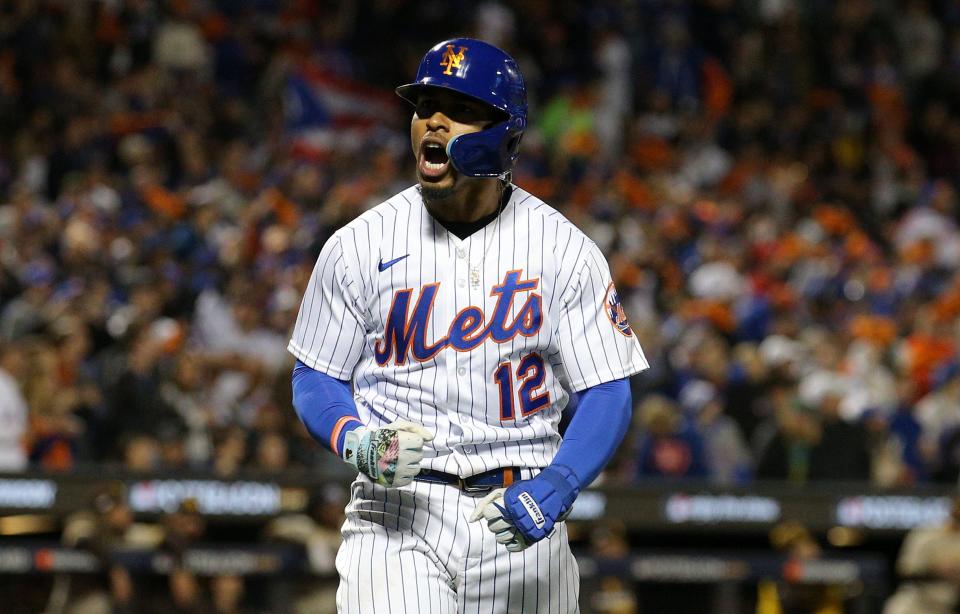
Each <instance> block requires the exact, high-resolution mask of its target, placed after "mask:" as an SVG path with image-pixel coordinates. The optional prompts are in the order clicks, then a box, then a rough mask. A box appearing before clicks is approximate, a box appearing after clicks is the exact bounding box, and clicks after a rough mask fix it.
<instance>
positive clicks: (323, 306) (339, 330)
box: [287, 235, 366, 380]
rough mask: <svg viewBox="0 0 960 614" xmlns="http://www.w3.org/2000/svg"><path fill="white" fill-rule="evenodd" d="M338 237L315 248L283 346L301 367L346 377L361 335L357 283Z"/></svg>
mask: <svg viewBox="0 0 960 614" xmlns="http://www.w3.org/2000/svg"><path fill="white" fill-rule="evenodd" d="M350 272H351V271H350V269H349V265H348V263H347V262H346V261H345V259H344V255H343V248H342V245H341V243H340V237H339V235H334V236H333V237H331V238H330V240H328V241H327V243H326V244H325V245H324V246H323V249H322V250H321V251H320V256H319V257H318V258H317V264H316V265H315V266H314V268H313V274H312V275H311V276H310V282H309V283H308V284H307V290H306V292H304V294H303V301H302V302H301V303H300V312H299V313H298V314H297V323H296V325H295V326H294V328H293V334H292V336H291V338H290V343H289V344H287V349H288V350H289V351H290V353H291V354H293V355H294V356H296V357H297V358H299V359H300V361H301V362H303V363H304V364H305V365H307V366H308V367H310V368H312V369H316V370H317V371H322V372H323V373H326V374H327V375H329V376H330V377H334V378H336V379H340V380H350V379H352V377H353V370H354V368H355V367H356V366H357V363H358V362H360V357H361V355H362V353H363V339H364V336H365V334H366V325H365V323H364V317H363V311H362V310H361V309H360V308H359V304H360V297H359V294H358V289H359V285H360V284H359V281H358V280H356V279H353V278H351V275H350Z"/></svg>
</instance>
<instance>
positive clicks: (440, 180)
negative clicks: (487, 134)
mask: <svg viewBox="0 0 960 614" xmlns="http://www.w3.org/2000/svg"><path fill="white" fill-rule="evenodd" d="M497 119H498V117H497V111H496V109H493V108H491V107H489V106H487V105H485V104H483V103H482V102H479V101H477V100H474V99H472V98H470V97H468V96H464V95H462V94H458V93H456V92H451V91H448V90H444V89H440V88H436V89H428V90H426V91H425V92H424V93H423V94H421V95H420V98H419V99H418V100H417V108H416V110H415V111H414V114H413V120H412V121H411V123H410V140H411V143H412V145H413V155H414V156H416V159H417V180H418V181H419V182H420V185H421V186H422V187H423V188H426V189H430V190H431V191H433V192H435V193H436V192H444V191H447V190H452V189H453V187H454V184H455V183H456V182H457V179H458V177H459V173H457V171H456V169H454V168H453V164H451V163H450V158H449V157H448V156H447V143H449V142H450V141H451V139H453V138H454V137H456V136H459V135H461V134H469V133H471V132H478V131H480V130H483V129H484V128H486V127H487V126H489V125H490V124H491V123H493V122H494V121H496V120H497Z"/></svg>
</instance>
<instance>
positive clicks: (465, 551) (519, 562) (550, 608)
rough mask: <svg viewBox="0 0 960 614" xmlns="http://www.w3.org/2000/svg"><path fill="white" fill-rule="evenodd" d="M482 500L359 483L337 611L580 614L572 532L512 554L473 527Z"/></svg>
mask: <svg viewBox="0 0 960 614" xmlns="http://www.w3.org/2000/svg"><path fill="white" fill-rule="evenodd" d="M537 471H539V470H527V469H524V470H523V473H521V476H522V478H523V479H527V478H529V477H532V475H533V474H534V473H536V472H537ZM484 494H485V493H480V494H473V493H467V492H463V491H462V490H460V489H459V488H456V487H455V486H450V485H446V484H436V483H429V482H419V481H414V482H413V483H412V484H410V485H408V486H405V487H403V488H384V487H382V486H380V485H378V484H374V483H373V482H371V481H370V480H369V479H368V478H367V477H366V476H364V475H361V476H360V477H358V479H357V480H356V481H354V483H353V486H352V488H351V497H350V503H349V504H348V505H347V509H346V521H345V522H344V524H343V529H342V533H343V544H342V545H341V546H340V550H339V552H338V553H337V571H338V572H339V574H340V587H339V589H338V590H337V611H338V612H341V613H342V614H405V613H424V614H427V613H429V614H455V613H474V612H475V613H477V614H494V613H496V614H505V613H517V614H520V613H537V614H570V613H575V612H579V606H578V598H579V593H580V572H579V570H578V568H577V562H576V560H575V559H574V558H573V554H572V553H571V552H570V545H569V542H568V539H567V527H566V524H565V523H560V524H559V525H557V529H556V530H555V531H554V532H553V533H552V534H551V536H550V537H549V538H547V539H544V540H542V541H540V542H538V543H536V544H534V545H533V546H531V547H529V548H527V549H526V550H524V551H523V552H516V553H511V552H508V551H507V549H506V548H505V547H504V546H502V545H501V544H498V543H497V542H496V540H495V539H494V536H493V533H491V532H490V530H489V529H488V528H487V524H486V522H485V521H483V520H481V521H480V522H468V519H469V517H470V515H471V514H472V513H473V510H474V507H475V506H476V504H477V502H478V501H480V499H481V498H483V496H484Z"/></svg>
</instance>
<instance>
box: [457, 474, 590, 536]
mask: <svg viewBox="0 0 960 614" xmlns="http://www.w3.org/2000/svg"><path fill="white" fill-rule="evenodd" d="M578 494H580V483H579V481H578V480H577V477H576V475H575V474H574V473H573V471H572V470H571V469H569V468H568V467H564V466H563V465H550V466H549V467H547V468H546V469H544V470H543V471H541V472H540V473H539V474H538V475H537V476H536V477H533V478H531V479H529V480H521V481H519V482H517V483H516V484H513V485H512V486H510V487H509V488H507V489H503V488H499V489H497V490H494V491H492V492H491V493H490V494H488V495H487V496H486V497H484V498H483V499H482V500H481V501H480V503H479V504H478V505H477V507H476V509H475V510H474V511H473V514H472V515H471V516H470V520H471V521H477V520H480V518H485V519H486V520H487V527H488V528H489V529H490V531H492V532H493V534H494V535H495V537H496V540H497V542H499V543H501V544H504V545H506V547H507V550H509V551H510V552H520V551H521V550H523V549H525V548H528V547H529V546H530V545H532V544H534V543H536V542H538V541H540V540H541V539H543V538H544V537H546V536H548V535H550V533H551V532H552V531H553V528H554V526H555V525H556V524H557V523H558V522H561V521H563V520H564V519H565V518H566V517H567V515H569V513H570V508H571V507H573V502H574V500H576V498H577V495H578Z"/></svg>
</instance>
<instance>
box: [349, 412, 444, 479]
mask: <svg viewBox="0 0 960 614" xmlns="http://www.w3.org/2000/svg"><path fill="white" fill-rule="evenodd" d="M431 439H433V434H432V433H431V432H430V431H428V430H427V429H425V428H423V427H422V426H418V425H416V424H413V423H412V422H407V421H405V420H398V421H396V422H391V423H390V424H388V425H386V426H382V427H380V428H369V427H366V426H361V427H359V428H357V429H354V430H352V431H350V432H348V433H347V434H346V435H345V436H344V440H343V460H345V461H347V462H348V463H350V464H351V465H353V466H354V467H356V468H357V470H358V471H359V472H360V473H363V474H365V475H366V476H367V477H369V478H370V479H371V480H373V481H374V482H376V483H377V484H380V485H381V486H387V487H399V486H406V485H407V484H409V483H410V482H412V481H413V478H414V477H415V476H416V475H417V474H418V473H420V461H421V460H423V444H424V443H425V442H427V441H430V440H431Z"/></svg>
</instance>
